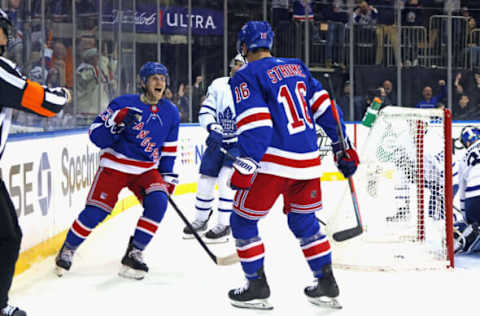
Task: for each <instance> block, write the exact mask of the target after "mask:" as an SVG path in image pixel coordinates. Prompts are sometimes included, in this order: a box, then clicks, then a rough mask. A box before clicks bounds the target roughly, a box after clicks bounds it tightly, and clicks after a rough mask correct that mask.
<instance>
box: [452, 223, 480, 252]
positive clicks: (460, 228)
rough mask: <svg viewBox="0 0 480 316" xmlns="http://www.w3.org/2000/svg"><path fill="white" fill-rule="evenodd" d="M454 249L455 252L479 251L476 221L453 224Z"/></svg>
mask: <svg viewBox="0 0 480 316" xmlns="http://www.w3.org/2000/svg"><path fill="white" fill-rule="evenodd" d="M453 237H454V242H453V245H454V251H455V253H466V254H469V253H472V252H477V251H480V231H479V228H478V224H477V223H472V224H468V225H467V224H465V223H456V224H455V225H454V233H453Z"/></svg>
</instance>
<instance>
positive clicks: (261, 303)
mask: <svg viewBox="0 0 480 316" xmlns="http://www.w3.org/2000/svg"><path fill="white" fill-rule="evenodd" d="M258 276H259V278H258V279H255V280H247V283H246V284H245V285H244V286H243V287H240V288H238V289H233V290H230V291H229V292H228V297H229V298H230V303H231V304H232V305H233V306H235V307H240V308H251V309H273V306H272V305H271V304H270V302H269V301H268V298H269V297H270V288H269V286H268V283H267V279H266V277H265V273H264V271H263V268H260V270H258Z"/></svg>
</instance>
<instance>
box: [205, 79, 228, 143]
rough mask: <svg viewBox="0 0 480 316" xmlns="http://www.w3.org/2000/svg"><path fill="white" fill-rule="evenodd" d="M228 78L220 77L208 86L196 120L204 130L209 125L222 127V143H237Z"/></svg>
mask: <svg viewBox="0 0 480 316" xmlns="http://www.w3.org/2000/svg"><path fill="white" fill-rule="evenodd" d="M229 80H230V77H220V78H217V79H215V80H213V82H212V83H211V84H210V86H209V87H208V90H207V96H206V99H205V101H204V102H203V104H202V107H201V108H200V112H199V114H198V119H199V122H200V125H201V126H203V127H204V128H205V129H206V128H207V126H208V125H209V124H211V123H218V124H220V125H221V126H222V127H223V142H224V143H233V142H236V141H237V134H236V131H237V128H236V125H235V117H236V115H235V107H234V105H233V97H232V91H231V89H230V85H229V84H228V82H229Z"/></svg>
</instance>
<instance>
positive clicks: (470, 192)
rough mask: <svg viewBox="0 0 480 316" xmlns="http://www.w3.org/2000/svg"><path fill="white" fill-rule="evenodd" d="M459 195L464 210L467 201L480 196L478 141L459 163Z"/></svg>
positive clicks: (479, 150)
mask: <svg viewBox="0 0 480 316" xmlns="http://www.w3.org/2000/svg"><path fill="white" fill-rule="evenodd" d="M458 193H459V198H460V208H461V209H462V210H463V209H464V202H465V199H469V198H473V197H476V196H480V141H478V140H477V141H476V142H474V143H473V144H472V145H471V146H470V147H468V149H467V151H466V152H465V155H464V156H463V157H462V159H461V160H460V161H459V163H458Z"/></svg>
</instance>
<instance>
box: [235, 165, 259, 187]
mask: <svg viewBox="0 0 480 316" xmlns="http://www.w3.org/2000/svg"><path fill="white" fill-rule="evenodd" d="M233 169H234V170H233V174H232V178H231V179H230V187H231V188H232V189H234V190H248V189H249V188H250V186H251V185H252V183H253V180H254V179H255V175H256V174H257V169H258V164H257V162H256V161H255V160H253V159H251V158H237V159H236V160H235V161H234V162H233Z"/></svg>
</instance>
